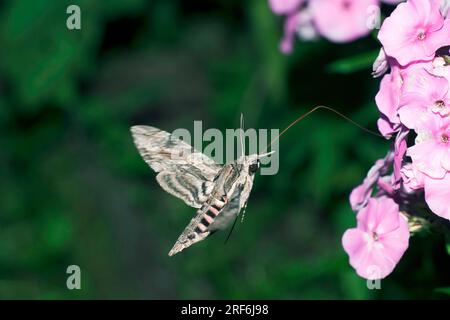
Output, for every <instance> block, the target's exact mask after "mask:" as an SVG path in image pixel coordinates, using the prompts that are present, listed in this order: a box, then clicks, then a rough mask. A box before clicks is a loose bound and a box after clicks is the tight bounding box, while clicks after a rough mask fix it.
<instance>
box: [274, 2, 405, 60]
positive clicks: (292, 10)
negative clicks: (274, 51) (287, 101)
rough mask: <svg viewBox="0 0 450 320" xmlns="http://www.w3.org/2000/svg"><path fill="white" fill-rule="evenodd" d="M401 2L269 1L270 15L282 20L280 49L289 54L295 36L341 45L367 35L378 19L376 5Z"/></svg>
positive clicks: (377, 6)
mask: <svg viewBox="0 0 450 320" xmlns="http://www.w3.org/2000/svg"><path fill="white" fill-rule="evenodd" d="M400 1H402V0H269V5H270V7H271V9H272V11H273V12H274V13H275V14H278V15H284V16H286V22H285V26H284V37H283V39H282V41H281V44H280V48H281V51H282V52H284V53H290V52H291V51H292V49H293V43H294V40H295V37H296V35H297V36H298V37H299V38H300V39H303V40H312V39H315V38H317V37H319V35H320V36H323V37H325V38H326V39H328V40H330V41H332V42H338V43H344V42H350V41H353V40H356V39H358V38H361V37H364V36H366V35H367V34H369V33H370V32H371V30H372V29H373V27H375V26H371V24H373V20H374V19H378V18H379V4H380V2H385V3H389V4H396V3H399V2H400Z"/></svg>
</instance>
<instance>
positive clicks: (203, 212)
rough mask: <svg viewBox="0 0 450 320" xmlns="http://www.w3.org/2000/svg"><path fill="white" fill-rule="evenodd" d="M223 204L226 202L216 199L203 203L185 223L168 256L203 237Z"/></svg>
mask: <svg viewBox="0 0 450 320" xmlns="http://www.w3.org/2000/svg"><path fill="white" fill-rule="evenodd" d="M225 204H226V202H222V201H218V200H216V201H215V202H214V204H211V205H209V204H205V205H204V206H203V207H202V208H201V209H199V210H198V211H197V214H196V216H195V217H194V218H193V219H192V220H191V222H190V223H189V224H188V225H187V227H186V228H185V229H184V231H183V233H182V234H181V235H180V236H179V238H178V240H177V242H176V243H175V245H174V246H173V248H172V249H171V250H170V252H169V256H173V255H174V254H176V253H178V252H180V251H182V250H184V249H185V248H187V247H189V246H191V245H193V244H194V243H196V242H199V241H201V240H203V239H205V238H206V237H207V236H208V235H209V234H210V233H211V225H213V224H214V222H215V219H216V218H217V216H219V214H220V213H221V211H222V209H223V208H224V206H225Z"/></svg>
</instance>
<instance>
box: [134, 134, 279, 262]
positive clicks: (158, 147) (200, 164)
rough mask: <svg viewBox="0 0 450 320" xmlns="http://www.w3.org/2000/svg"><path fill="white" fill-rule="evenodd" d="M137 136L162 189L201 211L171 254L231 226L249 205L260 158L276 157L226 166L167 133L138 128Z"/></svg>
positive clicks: (257, 157)
mask: <svg viewBox="0 0 450 320" xmlns="http://www.w3.org/2000/svg"><path fill="white" fill-rule="evenodd" d="M131 133H132V135H133V139H134V143H135V145H136V147H137V149H138V150H139V153H140V154H141V156H142V158H143V159H144V161H145V162H146V163H147V164H148V165H149V166H150V167H151V168H152V169H153V170H154V171H155V172H156V173H157V175H156V181H158V183H159V185H160V186H161V187H162V188H163V189H164V190H165V191H166V192H168V193H170V194H171V195H173V196H175V197H177V198H180V199H181V200H183V201H184V202H185V203H186V204H187V205H188V206H191V207H193V208H196V209H197V212H196V214H195V217H194V218H193V219H192V220H191V221H190V222H189V224H188V225H187V226H186V228H185V229H184V231H183V232H182V233H181V235H180V236H179V237H178V240H177V241H176V242H175V245H174V246H173V248H172V249H171V250H170V252H169V256H173V255H175V254H177V253H178V252H180V251H182V250H184V249H186V248H188V247H190V246H191V245H193V244H194V243H197V242H199V241H202V240H204V239H205V238H206V237H208V236H209V235H210V234H212V233H214V232H215V231H217V230H222V229H225V228H227V227H228V226H229V225H230V224H231V223H232V222H233V221H234V220H235V219H236V218H237V216H238V215H239V213H240V212H241V210H243V209H245V207H246V205H247V201H248V198H249V195H250V191H251V190H252V187H253V179H254V178H255V173H256V172H257V171H258V170H259V168H260V165H261V163H260V159H261V158H262V157H265V156H268V155H270V154H271V153H272V152H271V153H266V154H261V155H258V154H252V155H249V156H245V155H243V156H241V157H240V158H239V159H237V160H235V161H233V162H232V163H229V164H225V165H223V166H222V165H220V164H218V163H216V162H215V161H214V160H213V159H211V158H210V157H208V156H207V155H205V154H203V153H201V152H199V151H197V150H195V149H194V148H193V147H192V146H190V145H189V144H187V143H185V142H184V141H182V140H180V139H178V138H177V137H175V136H173V135H172V134H170V133H168V132H166V131H163V130H160V129H157V128H154V127H148V126H133V127H132V128H131ZM241 144H242V137H241ZM242 154H244V153H242ZM174 155H176V156H175V157H174Z"/></svg>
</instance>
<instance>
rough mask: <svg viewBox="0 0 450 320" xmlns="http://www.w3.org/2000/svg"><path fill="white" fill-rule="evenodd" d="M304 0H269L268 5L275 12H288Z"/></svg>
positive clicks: (294, 9) (291, 11)
mask: <svg viewBox="0 0 450 320" xmlns="http://www.w3.org/2000/svg"><path fill="white" fill-rule="evenodd" d="M304 1H305V0H269V6H270V8H271V9H272V11H273V12H274V13H276V14H290V13H293V12H294V11H296V10H297V9H298V8H299V7H300V5H301V4H302V3H303V2H304Z"/></svg>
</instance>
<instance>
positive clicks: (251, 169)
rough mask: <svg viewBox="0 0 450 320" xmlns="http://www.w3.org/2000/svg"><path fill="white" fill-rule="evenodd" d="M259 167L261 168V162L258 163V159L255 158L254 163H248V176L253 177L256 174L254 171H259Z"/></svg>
mask: <svg viewBox="0 0 450 320" xmlns="http://www.w3.org/2000/svg"><path fill="white" fill-rule="evenodd" d="M260 167H261V161H259V159H258V158H257V159H256V161H255V162H253V163H250V165H249V166H248V173H249V174H250V175H253V174H255V173H256V171H258V170H259V168H260Z"/></svg>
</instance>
